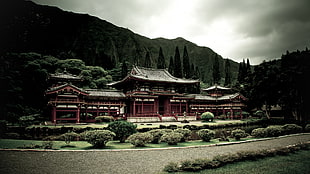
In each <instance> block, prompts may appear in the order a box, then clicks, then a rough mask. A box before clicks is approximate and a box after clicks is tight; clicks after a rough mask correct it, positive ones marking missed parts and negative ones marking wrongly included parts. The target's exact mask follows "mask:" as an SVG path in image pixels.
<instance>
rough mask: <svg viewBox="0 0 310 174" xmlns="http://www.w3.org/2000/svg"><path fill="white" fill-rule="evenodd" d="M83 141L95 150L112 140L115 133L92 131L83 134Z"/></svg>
mask: <svg viewBox="0 0 310 174" xmlns="http://www.w3.org/2000/svg"><path fill="white" fill-rule="evenodd" d="M83 136H84V139H85V140H86V141H87V142H88V143H90V144H92V145H93V146H94V147H96V148H102V147H105V145H106V144H107V142H109V141H111V140H113V137H115V133H113V132H111V131H109V130H92V131H86V132H84V133H83Z"/></svg>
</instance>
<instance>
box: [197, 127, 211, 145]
mask: <svg viewBox="0 0 310 174" xmlns="http://www.w3.org/2000/svg"><path fill="white" fill-rule="evenodd" d="M197 134H198V136H199V137H200V138H201V139H202V140H203V141H206V142H209V141H210V140H211V139H212V138H213V137H214V135H215V132H214V131H213V130H210V129H201V130H199V131H198V132H197Z"/></svg>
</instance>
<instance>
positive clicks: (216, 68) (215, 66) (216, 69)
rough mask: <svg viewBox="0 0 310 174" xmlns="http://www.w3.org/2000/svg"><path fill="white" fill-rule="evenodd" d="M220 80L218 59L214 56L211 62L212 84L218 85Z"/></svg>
mask: <svg viewBox="0 0 310 174" xmlns="http://www.w3.org/2000/svg"><path fill="white" fill-rule="evenodd" d="M220 79H221V74H220V64H219V57H218V55H217V54H216V55H215V56H214V62H213V84H218V83H219V81H220Z"/></svg>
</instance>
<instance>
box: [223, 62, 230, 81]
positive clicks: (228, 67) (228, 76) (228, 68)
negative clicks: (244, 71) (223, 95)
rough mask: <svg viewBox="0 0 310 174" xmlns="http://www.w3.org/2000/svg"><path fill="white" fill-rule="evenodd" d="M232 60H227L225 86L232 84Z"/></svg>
mask: <svg viewBox="0 0 310 174" xmlns="http://www.w3.org/2000/svg"><path fill="white" fill-rule="evenodd" d="M230 71H231V70H230V62H229V59H226V60H225V83H224V85H225V86H230V85H231V72H230Z"/></svg>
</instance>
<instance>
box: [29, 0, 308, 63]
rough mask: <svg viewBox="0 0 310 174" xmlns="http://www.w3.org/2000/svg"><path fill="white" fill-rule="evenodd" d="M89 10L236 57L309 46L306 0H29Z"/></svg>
mask: <svg viewBox="0 0 310 174" xmlns="http://www.w3.org/2000/svg"><path fill="white" fill-rule="evenodd" d="M33 1H34V2H37V3H39V4H49V5H54V6H58V7H60V8H62V9H64V10H69V11H74V12H80V13H89V14H91V15H95V16H98V17H100V18H102V19H105V20H108V21H110V22H112V23H114V24H116V25H118V26H122V27H127V28H129V29H131V30H133V31H134V32H136V33H139V34H141V35H145V36H147V37H151V38H154V37H167V38H175V37H184V38H186V39H188V40H190V41H192V42H195V43H197V44H198V45H201V46H208V47H210V48H212V49H213V50H215V51H216V52H218V53H219V54H221V55H222V56H223V57H229V58H232V59H234V60H236V61H241V60H242V59H243V58H250V59H251V62H253V63H260V62H261V61H262V60H263V59H273V58H279V57H280V56H281V54H282V53H284V52H285V51H286V50H290V51H291V50H296V49H304V48H305V47H306V46H308V47H309V45H310V39H309V38H310V32H309V31H310V9H309V7H310V1H309V0H259V1H255V0H253V1H251V0H233V1H231V0H192V1H186V0H130V1H129V0H104V1H103V0H88V1H85V0H33Z"/></svg>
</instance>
